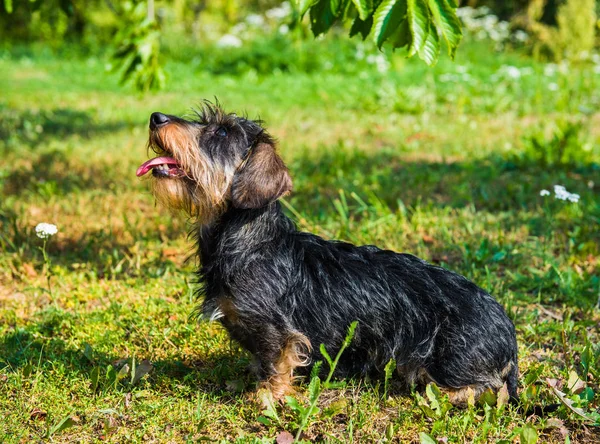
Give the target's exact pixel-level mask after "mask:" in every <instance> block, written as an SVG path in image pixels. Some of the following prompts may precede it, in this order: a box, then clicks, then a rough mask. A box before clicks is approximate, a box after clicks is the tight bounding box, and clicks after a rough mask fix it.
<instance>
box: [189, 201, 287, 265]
mask: <svg viewBox="0 0 600 444" xmlns="http://www.w3.org/2000/svg"><path fill="white" fill-rule="evenodd" d="M293 231H296V227H295V225H294V223H293V222H292V221H291V219H289V218H288V217H287V216H286V215H285V214H284V212H283V210H282V209H281V204H280V203H279V202H274V203H271V204H269V205H267V206H265V207H263V208H258V209H250V210H244V209H239V208H234V207H230V208H229V209H228V210H227V211H226V212H225V213H224V214H223V215H222V216H221V217H220V218H218V219H217V220H216V221H214V222H213V223H211V224H209V225H199V226H197V227H196V235H197V238H198V254H199V256H200V261H201V263H202V264H203V265H204V266H206V265H209V264H210V263H212V262H214V261H220V260H221V259H224V258H227V260H231V259H232V258H233V257H235V256H238V257H240V256H249V255H251V254H252V252H253V251H256V250H257V249H259V248H263V247H266V248H269V247H270V246H272V245H274V244H278V243H279V242H280V241H281V239H282V238H284V236H282V234H283V233H289V232H293Z"/></svg>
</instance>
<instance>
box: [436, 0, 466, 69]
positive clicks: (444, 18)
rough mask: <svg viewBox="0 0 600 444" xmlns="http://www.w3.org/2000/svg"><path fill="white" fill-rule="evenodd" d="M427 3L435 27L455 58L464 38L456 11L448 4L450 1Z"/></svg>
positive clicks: (441, 0) (439, 0) (438, 0)
mask: <svg viewBox="0 0 600 444" xmlns="http://www.w3.org/2000/svg"><path fill="white" fill-rule="evenodd" d="M427 1H428V4H429V10H430V11H431V16H432V18H433V22H434V23H435V27H436V28H437V30H438V31H439V32H440V33H441V34H442V37H444V40H445V41H446V44H447V45H448V54H449V55H450V57H452V58H454V55H455V54H456V48H457V47H458V44H459V43H460V40H461V38H462V30H461V27H460V21H459V20H458V17H457V16H456V10H455V8H453V7H451V6H450V5H449V4H448V0H427Z"/></svg>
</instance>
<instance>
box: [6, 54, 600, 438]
mask: <svg viewBox="0 0 600 444" xmlns="http://www.w3.org/2000/svg"><path fill="white" fill-rule="evenodd" d="M316 44H318V43H316ZM482 45H484V44H483V43H480V44H475V43H468V42H467V43H466V44H465V45H464V46H463V47H462V48H461V50H459V54H458V59H457V61H456V62H454V63H452V62H450V61H449V60H442V62H441V63H440V65H439V66H437V67H436V68H427V67H426V66H425V65H423V64H421V63H419V62H418V61H412V60H411V61H407V60H405V59H404V58H403V57H402V56H401V55H396V56H394V57H393V58H392V66H391V68H390V69H389V70H387V71H385V72H380V71H378V70H377V69H376V68H375V67H373V68H372V69H370V70H365V71H364V72H360V73H357V72H353V73H347V72H346V73H344V72H339V71H336V70H335V69H333V70H330V71H324V72H319V73H316V74H315V73H303V72H287V73H286V72H276V73H274V74H272V75H264V76H263V75H256V74H254V73H252V72H248V73H242V74H236V75H227V74H224V75H217V74H211V73H207V72H205V71H203V70H202V69H201V68H202V67H198V66H195V65H193V64H186V63H183V62H180V61H171V62H169V63H168V65H167V67H168V70H169V72H170V75H171V80H170V83H169V87H168V88H167V89H166V90H165V91H163V92H160V93H148V94H145V95H138V94H135V93H132V92H131V91H130V90H129V89H128V88H127V87H122V86H119V85H118V84H117V81H116V77H115V76H112V75H111V74H109V73H107V72H106V70H105V68H104V64H105V61H104V59H103V58H102V57H90V56H89V55H85V54H81V53H77V52H75V53H69V52H66V51H65V52H60V51H55V52H49V51H43V50H40V49H39V48H21V49H20V50H16V49H11V50H4V51H3V52H0V72H2V79H3V80H2V82H0V153H1V155H2V157H3V159H2V160H3V161H2V163H1V164H0V196H1V199H0V248H1V250H0V413H1V415H2V417H3V420H2V423H1V424H0V441H2V442H30V441H39V440H41V439H45V438H51V439H52V440H53V441H56V442H73V441H83V442H91V441H94V442H95V441H100V440H106V441H109V442H127V441H134V442H137V441H142V440H143V441H146V442H184V441H185V442H187V441H198V440H205V439H208V440H224V441H238V442H255V441H256V442H262V441H261V440H264V441H265V442H273V440H274V439H275V438H276V437H277V436H278V435H279V436H280V438H279V439H280V440H281V439H283V438H282V436H283V435H280V433H281V432H284V431H288V432H290V433H292V434H296V432H297V430H298V427H300V424H301V423H302V412H301V409H298V408H294V405H295V404H294V402H293V401H291V402H290V403H288V404H285V405H275V406H271V407H272V408H273V409H274V410H275V412H276V413H274V412H273V411H270V410H269V409H267V411H266V412H263V410H264V407H262V406H261V405H260V404H259V403H256V402H253V401H252V392H253V390H254V385H253V384H254V381H253V379H252V377H251V376H250V375H249V374H248V373H247V371H246V367H247V365H248V363H249V357H248V356H247V355H246V354H245V353H244V352H243V351H242V350H240V348H239V347H238V346H237V345H236V344H235V343H232V342H230V341H229V339H228V337H227V335H226V333H225V332H224V330H223V329H222V328H221V327H220V326H219V325H217V324H216V323H207V322H200V323H198V322H197V321H196V320H194V319H193V318H191V317H190V316H191V314H192V313H193V311H194V308H195V307H196V306H197V304H198V301H197V300H195V298H194V289H195V285H194V282H193V281H194V279H193V271H194V270H195V268H196V266H197V264H196V261H195V260H194V258H191V259H189V260H187V258H188V256H189V254H190V252H191V251H192V249H193V241H192V240H191V239H188V238H187V236H186V234H187V232H188V229H189V226H188V224H187V221H186V218H185V217H183V216H181V215H173V214H169V213H167V212H165V210H164V209H162V208H160V207H157V206H156V205H155V203H154V200H153V198H152V197H151V195H150V194H149V191H148V186H147V183H146V182H145V181H143V180H140V179H138V178H136V177H135V169H136V167H137V166H138V165H139V164H140V163H141V162H143V161H144V160H146V159H147V158H148V154H147V151H146V148H145V146H146V139H147V122H148V118H149V116H150V113H151V112H153V111H162V112H165V113H172V114H181V113H186V112H189V111H190V109H191V107H193V106H194V105H197V104H198V103H199V102H200V100H201V99H204V98H209V99H211V98H213V97H214V96H216V97H218V98H219V100H220V101H221V102H222V103H223V105H224V106H225V107H226V109H228V110H232V111H237V112H247V113H248V115H249V116H250V117H254V116H259V115H260V117H261V118H262V119H263V120H265V122H266V125H267V127H268V128H269V130H270V132H271V133H272V134H273V135H274V136H275V137H277V139H278V140H279V147H280V151H281V153H282V156H283V158H284V159H285V161H286V162H287V163H288V165H289V167H290V170H291V172H292V176H293V179H294V192H293V194H292V195H291V196H289V197H288V198H286V201H285V207H286V209H287V211H288V212H289V214H290V215H291V216H292V217H293V218H294V219H295V220H296V221H297V223H298V224H299V226H300V227H302V228H303V229H305V230H310V231H312V232H315V233H318V234H320V235H322V236H324V237H326V238H336V239H344V240H347V241H351V242H354V243H357V244H376V245H378V246H380V247H382V248H388V249H392V250H396V251H403V252H410V253H412V254H415V255H418V256H420V257H422V258H424V259H426V260H428V261H431V262H434V263H437V264H441V265H443V266H445V267H448V268H450V269H452V270H455V271H457V272H459V273H461V274H464V275H465V276H467V277H468V278H469V279H472V280H474V281H475V282H477V283H478V284H479V285H480V286H482V287H483V288H485V289H486V290H488V291H489V292H490V293H492V294H493V295H494V296H495V297H496V298H497V299H498V300H499V301H500V302H501V303H502V304H503V305H504V306H505V307H506V310H507V311H508V313H509V315H510V317H511V318H512V319H513V320H514V322H515V324H516V327H517V332H518V340H519V350H520V356H519V358H520V373H521V376H520V384H521V388H520V390H521V394H520V396H521V399H522V401H523V403H524V405H525V407H524V409H525V410H527V409H529V408H531V407H532V406H534V405H538V406H546V405H550V404H555V403H560V404H561V406H560V407H559V408H558V410H557V411H555V412H552V413H548V414H546V415H543V416H542V417H539V416H537V415H527V414H525V413H524V412H523V409H521V410H519V409H517V408H516V407H514V406H503V405H501V404H502V402H500V403H499V404H498V403H497V401H495V400H493V399H492V400H489V403H490V404H492V406H489V405H477V406H472V407H469V408H465V409H458V408H451V409H450V410H449V411H448V412H446V410H447V409H448V408H449V407H448V406H447V405H446V403H445V401H444V399H443V396H439V395H438V394H436V392H435V388H434V387H430V389H429V390H428V391H427V392H425V391H421V392H419V393H403V392H398V390H396V388H395V385H394V379H393V377H392V378H391V380H389V381H387V380H381V381H376V380H366V381H365V380H352V381H343V383H344V384H342V386H341V387H339V386H338V387H334V388H327V389H325V390H324V391H323V392H322V394H321V396H320V398H319V399H318V403H317V405H318V407H319V408H320V412H319V413H317V414H316V415H314V416H312V417H310V418H308V420H307V421H306V426H305V427H304V428H303V429H304V433H303V434H302V437H303V438H304V439H306V440H326V441H331V442H338V441H344V442H345V441H356V442H369V441H375V440H381V441H389V442H410V441H419V440H421V442H436V441H435V440H438V442H471V441H473V442H500V441H501V440H506V441H513V440H520V441H521V442H526V443H530V442H535V439H536V437H537V439H539V441H542V442H565V440H567V439H568V440H570V442H598V440H599V439H600V431H599V428H598V424H600V415H599V414H598V407H599V405H600V387H599V384H600V347H599V343H600V337H599V331H598V330H599V329H598V323H599V322H600V314H599V311H598V308H597V304H598V297H599V294H600V278H599V275H600V265H599V262H598V257H599V253H600V247H599V244H600V234H599V233H600V227H599V223H600V199H599V197H600V192H599V189H600V188H599V186H600V179H599V175H598V174H599V171H600V166H599V165H600V154H599V151H598V144H597V142H598V136H599V134H598V130H597V128H599V126H598V123H599V121H600V114H596V112H595V110H596V109H597V107H598V104H599V103H600V96H599V94H598V92H597V91H598V89H597V86H598V84H599V83H600V75H598V74H596V73H595V70H594V69H593V67H592V66H589V65H582V66H574V65H561V66H556V65H549V64H546V63H541V62H535V61H532V60H531V59H530V58H529V57H527V56H526V55H523V54H520V53H517V52H505V53H503V54H496V53H494V50H493V48H492V47H491V46H490V47H486V46H482ZM557 184H558V185H563V186H565V187H566V188H567V190H569V192H572V193H577V194H578V195H579V196H580V197H579V201H578V202H576V203H575V202H571V201H568V200H566V201H563V200H559V199H556V198H555V197H554V189H553V187H554V185H557ZM543 189H547V190H549V191H550V195H549V196H541V195H540V191H541V190H543ZM40 222H48V223H54V224H56V225H57V226H58V230H59V231H58V234H56V235H55V236H53V237H51V238H50V239H48V241H47V243H46V246H45V248H46V251H47V253H48V261H47V262H46V263H45V262H44V256H43V252H42V247H43V246H44V241H43V240H42V239H40V238H38V237H36V235H35V232H34V227H35V226H36V224H38V223H40ZM136 370H137V372H136ZM136 373H137V376H138V377H137V378H134V377H133V375H135V374H136ZM553 386H554V388H553ZM309 391H310V390H308V388H307V384H304V385H301V386H300V389H299V392H298V394H297V396H296V398H297V400H298V403H299V405H300V406H301V407H302V406H303V405H304V406H306V405H308V400H307V398H308V397H310V393H309ZM562 394H564V399H566V401H564V402H563V403H561V401H560V399H559V395H560V396H562ZM568 403H570V404H571V408H570V407H569V406H567V404H568ZM497 405H500V407H497ZM594 424H595V426H594ZM432 439H433V441H428V440H432ZM445 440H446V441H445Z"/></svg>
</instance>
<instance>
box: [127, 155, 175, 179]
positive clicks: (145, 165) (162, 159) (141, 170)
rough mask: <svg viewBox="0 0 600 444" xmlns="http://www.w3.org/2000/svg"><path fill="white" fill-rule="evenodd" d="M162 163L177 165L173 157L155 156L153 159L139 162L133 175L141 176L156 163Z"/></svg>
mask: <svg viewBox="0 0 600 444" xmlns="http://www.w3.org/2000/svg"><path fill="white" fill-rule="evenodd" d="M163 164H167V165H179V164H178V163H177V161H176V160H175V159H173V158H172V157H155V158H154V159H150V160H148V161H146V162H144V163H143V164H141V165H140V167H139V168H138V169H137V171H136V172H135V175H136V176H138V177H140V176H143V175H144V174H146V173H147V172H148V171H150V170H151V169H152V168H153V167H155V166H157V165H163Z"/></svg>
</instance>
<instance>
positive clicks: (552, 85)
mask: <svg viewBox="0 0 600 444" xmlns="http://www.w3.org/2000/svg"><path fill="white" fill-rule="evenodd" d="M548 89H549V90H550V91H558V85H557V84H556V83H548Z"/></svg>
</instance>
